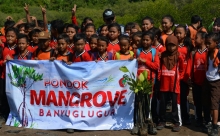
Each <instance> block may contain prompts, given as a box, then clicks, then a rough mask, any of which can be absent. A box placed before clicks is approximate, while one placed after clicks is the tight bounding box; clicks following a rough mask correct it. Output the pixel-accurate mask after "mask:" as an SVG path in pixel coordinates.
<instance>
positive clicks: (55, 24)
mask: <svg viewBox="0 0 220 136" xmlns="http://www.w3.org/2000/svg"><path fill="white" fill-rule="evenodd" d="M63 25H64V23H63V20H59V19H57V20H53V21H51V41H50V47H51V48H54V49H55V48H56V47H57V37H58V36H59V35H60V34H62V33H63Z"/></svg>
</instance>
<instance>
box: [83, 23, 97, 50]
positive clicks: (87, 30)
mask: <svg viewBox="0 0 220 136" xmlns="http://www.w3.org/2000/svg"><path fill="white" fill-rule="evenodd" d="M95 30H96V29H95V25H94V24H91V23H90V24H87V25H86V26H85V34H86V41H87V42H86V45H85V50H86V51H89V50H91V48H90V46H89V41H90V38H91V36H92V35H93V34H95V32H96V31H95Z"/></svg>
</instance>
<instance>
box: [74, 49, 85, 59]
mask: <svg viewBox="0 0 220 136" xmlns="http://www.w3.org/2000/svg"><path fill="white" fill-rule="evenodd" d="M85 52H86V51H85V50H84V51H83V52H82V53H80V54H79V55H77V56H76V53H75V57H76V58H77V57H79V56H81V55H83V53H85Z"/></svg>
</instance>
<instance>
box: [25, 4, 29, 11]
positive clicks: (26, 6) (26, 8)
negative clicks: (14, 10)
mask: <svg viewBox="0 0 220 136" xmlns="http://www.w3.org/2000/svg"><path fill="white" fill-rule="evenodd" d="M28 7H29V5H28V4H26V3H25V6H24V10H25V12H26V13H29V10H28Z"/></svg>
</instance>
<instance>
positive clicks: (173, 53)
mask: <svg viewBox="0 0 220 136" xmlns="http://www.w3.org/2000/svg"><path fill="white" fill-rule="evenodd" d="M178 45H179V44H178V40H177V38H176V37H175V36H168V37H167V39H166V44H165V46H166V49H167V50H166V51H164V52H163V53H162V54H161V63H160V70H159V75H158V77H159V80H160V107H159V124H158V125H157V129H158V130H161V129H163V128H164V127H165V124H166V119H165V115H166V105H167V99H168V98H169V97H170V96H171V99H172V115H173V123H174V126H173V129H172V130H173V131H174V132H178V131H180V126H181V125H182V120H181V117H180V115H179V114H180V105H179V104H180V100H179V96H180V79H181V78H182V70H183V58H182V56H181V55H180V53H179V52H178Z"/></svg>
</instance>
